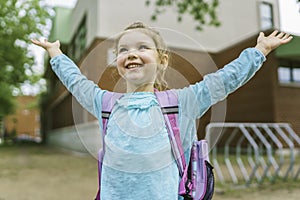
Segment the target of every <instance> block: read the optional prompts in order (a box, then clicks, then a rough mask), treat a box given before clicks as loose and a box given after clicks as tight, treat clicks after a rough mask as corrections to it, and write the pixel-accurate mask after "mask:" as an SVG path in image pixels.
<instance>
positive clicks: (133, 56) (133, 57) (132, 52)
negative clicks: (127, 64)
mask: <svg viewBox="0 0 300 200" xmlns="http://www.w3.org/2000/svg"><path fill="white" fill-rule="evenodd" d="M127 58H128V59H130V60H131V59H136V58H138V56H137V54H136V52H135V51H134V50H131V51H129V52H128V56H127Z"/></svg>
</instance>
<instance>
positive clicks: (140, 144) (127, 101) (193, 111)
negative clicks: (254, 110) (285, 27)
mask: <svg viewBox="0 0 300 200" xmlns="http://www.w3.org/2000/svg"><path fill="white" fill-rule="evenodd" d="M291 39H292V37H291V36H289V35H288V34H285V33H279V32H278V31H274V32H273V33H272V34H270V35H269V36H267V37H265V36H264V34H263V33H260V34H259V36H258V39H257V44H256V46H255V47H254V48H248V49H245V50H244V51H243V52H242V53H241V54H240V56H239V57H238V58H237V59H235V60H234V61H232V62H231V63H229V64H227V65H226V66H225V67H224V68H222V69H220V70H218V71H217V72H215V73H212V74H209V75H206V76H205V77H204V79H203V81H201V82H198V83H196V84H194V85H190V86H189V87H186V88H183V89H178V90H175V91H176V93H177V96H178V101H179V122H178V123H179V128H180V134H181V135H180V137H181V139H182V144H183V147H184V150H185V152H186V154H185V157H186V161H187V163H188V162H189V156H188V155H189V152H190V148H191V144H192V141H193V140H194V139H195V138H196V135H195V133H196V125H195V120H196V119H197V118H200V117H201V116H202V115H203V114H204V113H205V112H206V111H207V110H208V109H209V107H210V106H212V105H213V104H215V103H217V102H218V101H220V100H223V99H224V98H226V97H227V95H228V94H230V93H232V92H233V91H235V90H236V89H237V88H239V87H240V86H242V85H243V84H245V83H246V82H247V81H248V80H249V79H250V78H251V77H253V75H254V74H255V73H256V72H257V71H258V70H259V68H260V67H261V66H262V64H263V62H264V61H265V59H266V56H267V55H268V54H269V53H270V52H271V51H272V50H273V49H275V48H277V47H278V46H280V45H282V44H285V43H288V42H289V41H291ZM32 42H33V43H34V44H36V45H38V46H40V47H43V48H44V49H45V50H46V51H47V52H48V53H49V55H50V57H51V60H50V63H51V66H52V68H53V70H54V72H55V73H56V74H57V76H58V77H59V79H60V80H61V81H62V82H63V84H64V85H65V86H66V87H67V89H68V90H69V91H70V92H71V93H72V94H73V95H74V96H75V97H76V98H77V100H78V101H79V103H81V104H82V106H83V107H85V108H86V109H87V110H88V111H89V112H90V113H91V114H93V115H94V116H95V117H96V118H97V119H99V123H100V126H102V122H101V105H102V95H103V94H104V93H105V92H106V91H105V90H101V89H100V88H99V87H98V85H96V84H94V83H93V82H92V81H89V80H87V78H86V77H85V76H83V75H82V74H81V73H80V70H79V68H78V67H77V66H76V65H75V64H74V63H73V62H72V61H71V60H70V59H69V58H68V57H67V56H66V55H64V54H63V53H62V52H61V50H60V43H59V41H56V42H54V43H51V42H48V41H47V40H44V41H38V40H32ZM115 51H116V56H117V58H116V63H117V69H118V72H119V74H120V75H121V76H122V77H123V78H124V79H125V80H126V85H127V93H126V94H124V95H123V96H122V97H121V98H120V99H119V100H118V101H117V102H116V104H115V105H114V108H113V111H112V114H111V115H110V120H109V122H108V125H107V135H106V136H105V140H104V142H105V156H104V161H103V169H102V177H101V199H103V200H111V199H113V200H119V199H128V200H135V199H136V200H152V199H153V200H176V199H180V198H181V197H178V183H179V181H180V177H179V173H178V168H177V165H176V163H175V161H174V159H173V157H172V152H171V147H170V142H169V138H168V133H167V130H166V127H165V122H164V119H163V116H162V113H161V110H160V107H159V104H158V102H157V99H156V97H155V95H154V89H155V88H157V89H158V90H163V89H166V88H167V85H166V83H165V81H164V73H165V70H166V68H167V66H168V60H169V55H168V50H167V47H166V45H165V43H164V41H163V39H162V37H161V36H160V34H159V33H158V32H157V31H155V30H154V29H153V28H150V27H148V26H146V25H144V24H143V23H140V22H138V23H134V24H132V25H130V26H129V27H127V28H126V29H125V30H124V32H122V33H121V34H120V35H119V37H118V38H117V39H116V46H115Z"/></svg>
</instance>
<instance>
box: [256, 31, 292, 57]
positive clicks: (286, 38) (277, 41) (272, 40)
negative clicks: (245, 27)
mask: <svg viewBox="0 0 300 200" xmlns="http://www.w3.org/2000/svg"><path fill="white" fill-rule="evenodd" d="M292 38H293V37H292V36H290V35H289V34H287V33H283V32H280V33H279V32H278V31H277V30H275V31H273V33H271V34H270V35H268V36H265V34H264V33H263V32H260V33H259V36H258V38H257V44H256V46H255V48H257V49H259V50H260V51H261V52H262V53H263V54H264V55H265V56H267V55H268V54H269V53H270V52H271V51H272V50H273V49H276V48H277V47H279V46H280V45H282V44H286V43H289V42H290V41H291V40H292Z"/></svg>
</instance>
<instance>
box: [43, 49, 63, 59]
mask: <svg viewBox="0 0 300 200" xmlns="http://www.w3.org/2000/svg"><path fill="white" fill-rule="evenodd" d="M47 52H48V54H49V56H50V58H53V57H55V56H59V55H61V54H62V51H61V50H60V49H59V48H49V49H47Z"/></svg>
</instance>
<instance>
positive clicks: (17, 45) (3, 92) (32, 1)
mask: <svg viewBox="0 0 300 200" xmlns="http://www.w3.org/2000/svg"><path fill="white" fill-rule="evenodd" d="M50 13H51V8H49V7H47V6H46V3H45V1H44V0H42V1H40V0H0V139H1V135H3V125H2V119H3V117H4V116H6V115H7V114H10V113H12V112H13V111H14V101H13V98H14V97H13V95H12V93H13V90H14V89H16V88H20V86H21V84H22V83H24V82H30V83H33V82H35V81H37V80H38V79H37V77H36V76H35V75H34V74H35V73H34V70H33V65H34V57H33V54H32V52H30V50H29V48H28V47H29V45H30V40H29V39H30V38H33V37H35V38H36V37H39V36H41V35H44V34H45V32H44V31H45V30H46V29H47V28H46V27H47V24H49V20H50Z"/></svg>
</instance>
